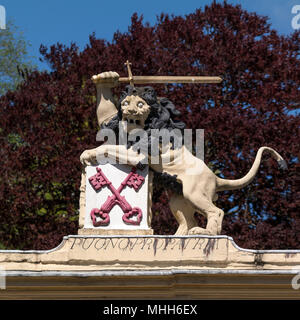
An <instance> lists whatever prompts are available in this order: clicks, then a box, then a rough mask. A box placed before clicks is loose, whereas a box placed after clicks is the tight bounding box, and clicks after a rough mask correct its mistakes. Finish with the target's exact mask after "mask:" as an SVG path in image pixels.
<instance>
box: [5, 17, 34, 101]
mask: <svg viewBox="0 0 300 320" xmlns="http://www.w3.org/2000/svg"><path fill="white" fill-rule="evenodd" d="M28 46H30V44H29V43H28V42H27V41H26V40H25V39H24V35H23V33H22V32H21V31H20V30H19V28H18V27H16V26H15V25H14V24H13V23H12V22H11V21H9V22H8V23H7V26H6V29H5V30H0V95H3V94H5V92H7V91H8V90H15V89H16V87H17V86H18V84H19V83H20V82H21V81H22V80H23V76H22V75H21V73H20V72H19V71H20V70H23V71H24V70H27V71H30V70H33V69H34V68H35V67H34V65H33V64H32V62H31V60H30V57H29V56H28V50H27V48H28Z"/></svg>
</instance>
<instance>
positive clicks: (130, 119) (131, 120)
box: [123, 118, 142, 126]
mask: <svg viewBox="0 0 300 320" xmlns="http://www.w3.org/2000/svg"><path fill="white" fill-rule="evenodd" d="M123 120H124V121H127V122H128V123H129V124H135V125H138V126H140V125H141V122H142V121H141V120H138V119H132V118H124V119H123Z"/></svg>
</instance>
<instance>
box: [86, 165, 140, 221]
mask: <svg viewBox="0 0 300 320" xmlns="http://www.w3.org/2000/svg"><path fill="white" fill-rule="evenodd" d="M96 169H97V173H96V174H95V175H94V176H92V177H90V178H89V181H90V183H91V185H92V186H93V188H94V189H95V190H96V191H98V190H100V189H101V188H103V187H105V186H108V188H109V189H110V191H111V192H112V193H113V195H112V196H109V197H108V198H107V200H106V201H105V202H104V204H103V205H102V206H101V208H100V209H96V208H95V209H92V211H91V213H90V214H91V219H92V221H93V226H94V227H98V226H103V225H108V224H109V222H110V218H109V212H110V211H111V209H112V208H113V207H114V206H115V205H116V204H117V205H119V206H120V207H121V209H122V211H123V212H124V215H123V217H122V219H123V221H124V222H125V223H127V224H133V225H139V224H140V222H141V220H142V210H141V209H140V208H138V207H134V208H132V207H131V205H130V204H129V203H128V202H127V201H126V199H125V197H122V196H121V195H120V193H121V192H122V190H123V189H124V188H125V187H126V186H129V187H131V188H134V190H135V191H138V190H139V188H140V187H141V185H142V184H143V182H144V180H145V179H144V177H143V176H141V175H139V174H138V173H136V168H132V170H131V172H130V173H129V174H128V176H127V177H126V178H125V180H124V181H123V182H122V183H121V185H120V187H119V188H118V189H117V190H116V189H115V187H114V186H113V185H112V183H111V182H110V181H109V180H108V179H107V177H106V176H105V175H104V173H103V171H102V170H101V169H100V168H96ZM133 216H137V220H130V219H131V218H132V217H133ZM96 217H100V218H101V219H102V220H99V221H97V219H96Z"/></svg>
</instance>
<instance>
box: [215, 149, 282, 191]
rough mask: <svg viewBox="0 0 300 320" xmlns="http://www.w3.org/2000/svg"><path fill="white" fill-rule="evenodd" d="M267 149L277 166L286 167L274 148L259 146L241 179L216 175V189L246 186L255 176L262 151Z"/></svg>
mask: <svg viewBox="0 0 300 320" xmlns="http://www.w3.org/2000/svg"><path fill="white" fill-rule="evenodd" d="M265 150H267V151H269V152H270V153H271V155H272V156H273V158H274V159H276V160H277V162H278V164H279V166H280V167H281V168H282V169H287V164H286V162H285V161H284V159H283V158H282V156H281V155H280V154H279V153H278V152H276V151H275V150H274V149H272V148H269V147H261V148H259V150H258V152H257V154H256V157H255V160H254V163H253V165H252V167H251V169H250V171H249V172H248V173H247V174H246V175H245V176H244V177H243V178H241V179H237V180H227V179H221V178H219V177H217V190H216V191H224V190H235V189H240V188H243V187H245V186H247V185H248V184H249V183H250V182H251V181H252V180H253V179H254V177H255V175H256V173H257V171H258V168H259V165H260V162H261V157H262V153H263V152H264V151H265Z"/></svg>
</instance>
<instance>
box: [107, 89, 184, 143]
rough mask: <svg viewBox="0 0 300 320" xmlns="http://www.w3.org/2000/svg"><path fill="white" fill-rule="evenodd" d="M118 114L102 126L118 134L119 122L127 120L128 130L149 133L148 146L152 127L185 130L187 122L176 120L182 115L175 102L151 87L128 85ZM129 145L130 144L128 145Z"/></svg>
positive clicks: (119, 103)
mask: <svg viewBox="0 0 300 320" xmlns="http://www.w3.org/2000/svg"><path fill="white" fill-rule="evenodd" d="M117 107H118V114H117V115H116V116H115V117H114V118H113V119H112V120H111V121H109V122H108V123H107V124H106V125H103V126H102V128H108V129H112V130H113V131H114V132H115V133H116V135H117V136H118V130H119V122H120V121H126V122H127V132H130V131H131V130H133V129H143V130H145V131H146V132H147V135H148V146H149V147H150V145H151V143H152V142H151V129H159V130H160V129H167V130H169V131H171V130H173V129H179V130H183V129H184V128H185V123H184V122H182V121H176V120H175V119H174V118H175V117H178V116H180V111H179V110H177V109H176V108H175V106H174V104H173V103H172V102H171V101H170V100H169V99H167V98H159V97H157V95H156V92H155V90H154V89H153V88H152V87H150V86H146V87H133V86H130V85H129V86H126V88H125V90H124V91H123V92H122V93H121V95H120V99H119V102H118V105H117ZM128 146H129V145H128Z"/></svg>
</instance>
